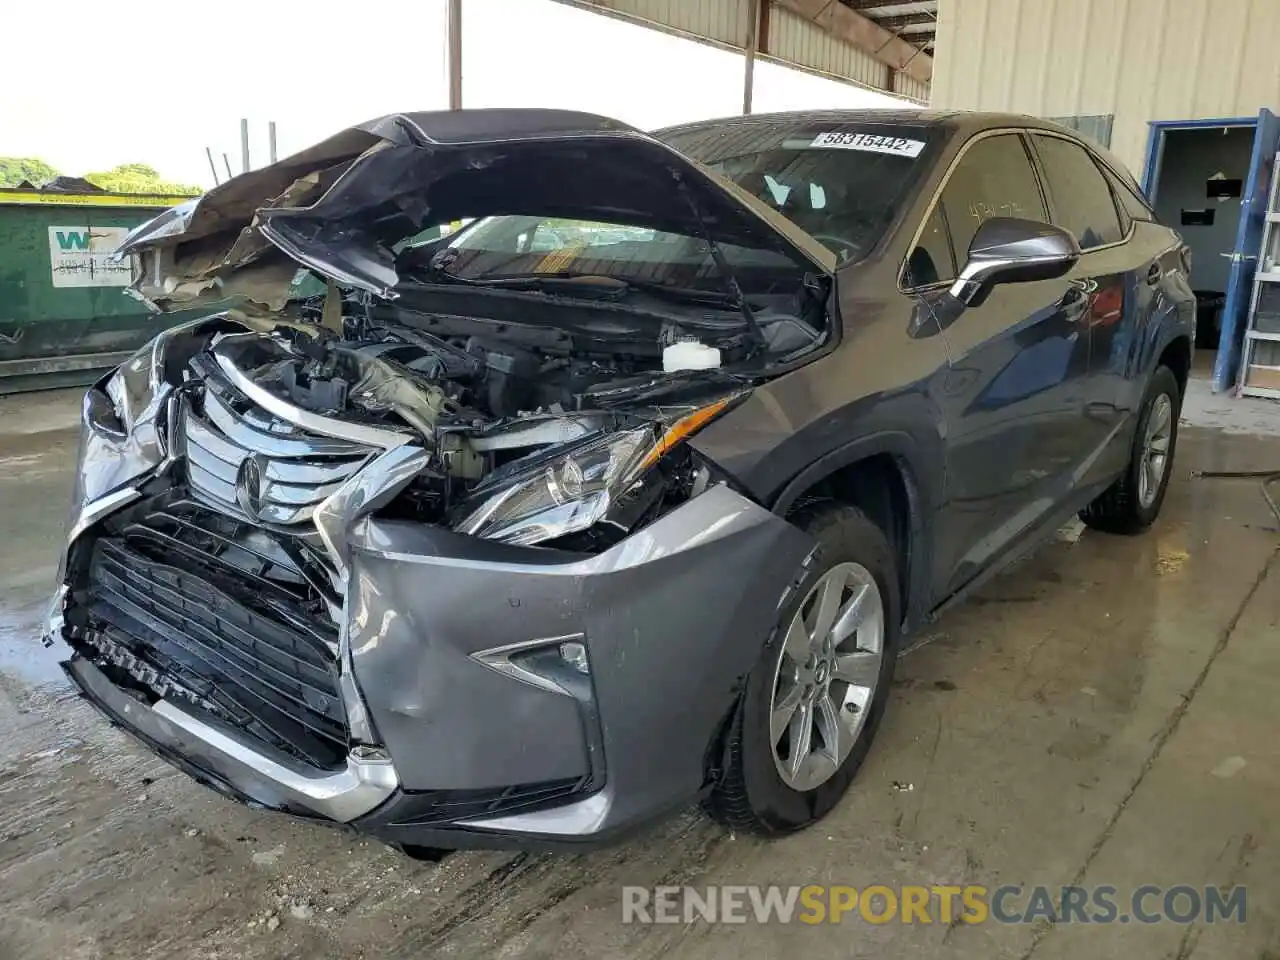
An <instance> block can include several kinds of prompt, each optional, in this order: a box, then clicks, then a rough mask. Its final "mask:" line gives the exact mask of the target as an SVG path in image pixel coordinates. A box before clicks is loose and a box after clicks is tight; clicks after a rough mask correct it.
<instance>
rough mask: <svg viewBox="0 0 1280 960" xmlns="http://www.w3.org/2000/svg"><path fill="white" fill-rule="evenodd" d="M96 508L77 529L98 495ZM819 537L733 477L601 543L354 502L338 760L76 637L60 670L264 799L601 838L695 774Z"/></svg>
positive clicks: (680, 798) (324, 812) (411, 830)
mask: <svg viewBox="0 0 1280 960" xmlns="http://www.w3.org/2000/svg"><path fill="white" fill-rule="evenodd" d="M113 495H115V496H118V494H113ZM130 499H133V498H131V497H123V498H121V502H125V501H128V500H130ZM88 509H89V511H90V512H92V515H93V517H94V520H93V522H90V523H88V524H81V525H79V534H80V535H82V536H93V535H94V526H95V524H96V523H97V522H98V521H99V519H100V517H101V516H102V513H103V512H104V510H103V508H102V507H101V506H97V505H96V504H89V505H88ZM812 549H813V543H812V541H811V540H810V538H808V537H807V536H806V535H804V534H803V533H801V532H800V531H798V530H797V529H796V528H794V527H793V526H791V525H790V524H788V523H786V522H785V521H784V520H782V519H781V518H779V517H777V516H775V515H773V514H772V513H770V512H769V511H767V510H764V509H762V508H761V507H759V506H757V505H755V504H754V503H752V502H751V501H749V500H746V499H745V498H743V497H741V496H739V495H737V494H735V493H733V492H732V491H731V490H729V489H728V488H727V487H724V486H718V487H713V488H712V489H710V490H708V491H707V492H705V493H703V494H702V495H701V496H698V497H696V498H694V499H693V500H691V501H689V502H688V503H686V504H683V505H682V506H680V507H678V508H677V509H675V510H673V511H671V512H670V513H668V514H667V515H665V516H664V517H662V518H661V519H659V520H657V521H655V522H654V523H653V524H651V525H650V526H648V527H646V528H645V529H643V530H641V531H638V532H637V533H635V534H633V535H631V536H630V537H628V538H627V539H625V540H623V541H622V542H620V543H619V544H617V545H616V546H614V547H613V548H611V549H610V550H608V551H606V552H604V553H601V554H598V555H594V556H579V555H572V554H565V553H562V552H558V551H552V550H545V549H536V548H522V547H508V546H504V545H501V544H496V543H492V542H489V541H483V540H477V539H475V538H471V537H467V536H462V535H458V534H454V533H452V532H450V531H447V530H442V529H438V528H432V527H427V526H423V525H421V524H414V523H407V522H399V521H390V520H383V519H379V518H374V517H365V518H364V519H362V520H359V521H358V522H357V523H356V524H355V525H354V526H353V527H351V528H350V529H349V530H348V531H347V534H346V541H345V550H344V553H345V555H346V557H347V558H348V564H349V567H348V577H347V593H346V597H345V603H344V605H343V610H342V617H343V618H344V621H345V622H343V623H341V624H340V628H341V630H342V643H341V650H340V653H339V663H340V666H341V669H342V685H341V690H342V696H343V700H344V701H345V708H346V712H347V715H348V718H349V721H350V723H349V726H350V729H351V731H352V750H351V755H350V756H349V757H348V761H347V765H346V768H345V769H339V770H325V771H321V770H317V769H315V768H309V767H307V766H306V765H305V764H300V763H297V762H294V761H292V760H291V759H290V758H288V757H284V756H280V755H278V754H274V753H273V752H271V751H269V750H266V749H263V748H262V746H261V745H260V744H258V743H256V742H255V741H252V740H249V739H248V738H246V737H245V736H243V735H242V733H241V732H240V731H238V730H235V729H231V728H229V727H228V728H224V727H221V726H219V725H217V724H214V723H210V722H206V720H204V719H202V718H200V717H197V716H195V715H194V714H192V713H190V712H188V711H186V710H184V709H183V707H182V706H181V705H179V704H176V703H172V702H169V701H168V700H165V699H163V698H162V699H159V700H158V701H155V702H151V703H148V702H146V701H145V700H144V699H142V698H139V697H138V696H137V695H136V693H133V692H130V691H128V690H126V689H124V688H123V687H121V686H117V685H116V684H115V683H114V682H112V680H111V679H110V677H109V676H108V675H107V673H106V672H104V671H103V670H101V669H99V668H98V667H97V666H95V665H94V664H93V663H91V662H90V661H89V660H87V659H86V658H85V657H84V656H82V655H76V656H73V657H72V658H71V659H70V660H69V662H68V664H67V670H68V673H69V674H70V675H71V677H72V679H73V680H74V681H75V682H76V684H77V685H78V686H79V687H80V689H81V690H82V691H83V692H84V694H85V695H86V697H88V699H90V700H91V701H92V702H93V703H94V704H95V705H96V706H97V707H98V708H99V709H100V710H102V711H103V712H104V713H106V714H107V715H108V716H109V717H110V718H111V719H112V720H113V721H115V722H117V723H119V724H120V725H122V726H123V727H125V728H126V729H128V730H130V731H131V732H133V733H134V734H135V735H137V736H139V737H140V738H141V739H142V740H144V741H145V742H146V743H147V744H149V745H150V746H151V747H152V748H153V749H155V750H156V751H157V752H158V753H160V754H161V755H162V756H165V757H166V758H167V759H169V760H171V761H172V762H174V763H176V764H177V765H178V766H180V767H182V768H183V769H185V770H187V771H188V772H189V773H191V774H192V775H193V776H195V777H197V779H200V780H202V781H203V782H206V783H208V784H209V785H211V786H213V787H215V788H216V789H219V790H221V791H222V792H224V793H226V794H228V795H231V796H235V797H237V798H238V799H241V800H243V801H246V802H250V803H253V804H255V805H259V806H263V807H267V808H271V809H276V810H282V811H287V812H291V813H295V814H302V815H307V816H314V817H319V818H323V819H327V820H331V821H339V822H344V823H349V824H351V825H353V826H354V827H356V828H357V829H361V830H364V831H366V832H369V833H371V834H373V835H376V836H379V837H382V838H383V839H386V840H388V841H390V842H395V843H403V844H421V845H429V846H444V847H510V846H517V847H558V846H574V847H576V846H580V845H583V844H593V843H602V842H607V841H610V840H612V839H614V838H615V837H617V836H619V835H622V834H625V833H627V832H630V831H631V830H633V829H635V828H637V827H639V826H641V825H642V824H644V823H646V822H649V821H651V820H653V819H655V818H657V817H660V816H661V815H663V814H665V813H667V812H669V811H671V810H673V809H677V808H679V807H681V806H683V805H685V804H687V803H688V802H689V801H690V800H691V799H693V798H694V797H696V796H697V795H698V793H699V792H700V790H702V789H703V788H704V786H705V785H706V783H707V781H708V776H709V773H710V772H711V771H713V770H714V769H715V768H716V766H717V762H718V754H717V747H718V744H719V735H720V733H721V732H722V729H723V725H724V723H725V721H726V720H727V719H728V717H729V715H730V712H731V710H732V707H733V704H734V703H735V701H736V697H737V695H738V691H739V690H740V687H741V683H742V680H743V678H744V677H745V675H746V673H747V672H748V671H749V670H750V668H751V667H752V666H753V665H754V663H755V661H756V659H757V657H758V655H759V652H760V649H761V646H762V645H763V643H764V642H765V640H766V639H767V637H768V634H769V632H770V630H771V629H772V628H773V625H774V622H775V620H776V612H777V608H778V607H779V605H780V604H781V603H782V602H783V600H784V598H785V595H786V593H787V590H788V587H789V585H790V583H791V582H792V579H793V577H794V574H795V571H796V569H797V568H798V567H799V565H800V564H801V562H802V561H803V560H804V558H805V557H806V556H807V555H808V554H809V552H810V551H811V550H812ZM58 610H60V604H59V605H58ZM58 610H55V618H54V621H53V622H52V623H51V627H52V628H53V629H52V630H51V633H53V634H58V633H60V632H61V629H60V628H61V624H60V622H59V615H58ZM566 638H570V639H572V640H573V642H575V643H581V644H583V645H584V646H585V648H586V652H587V657H588V660H589V663H590V669H589V675H587V676H582V675H581V674H578V675H576V676H575V675H574V674H572V673H570V674H568V675H564V674H561V675H560V676H559V679H557V676H556V675H555V673H554V671H552V672H551V673H549V674H548V673H545V672H543V673H542V674H540V673H539V670H540V669H541V668H535V669H533V670H528V669H524V668H523V667H521V668H520V669H510V667H511V665H512V659H511V658H512V657H517V656H519V657H523V656H524V655H525V654H529V653H532V654H535V655H536V654H537V653H538V651H540V650H544V649H545V650H554V649H555V648H556V646H557V645H558V644H559V643H561V642H563V641H564V640H565V639H566ZM530 662H536V658H535V661H527V660H520V661H519V663H521V664H526V665H527V664H528V663H530ZM548 677H549V678H550V679H549V680H548Z"/></svg>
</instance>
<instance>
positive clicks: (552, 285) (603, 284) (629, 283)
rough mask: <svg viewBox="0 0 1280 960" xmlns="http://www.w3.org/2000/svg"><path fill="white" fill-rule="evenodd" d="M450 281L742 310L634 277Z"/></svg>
mask: <svg viewBox="0 0 1280 960" xmlns="http://www.w3.org/2000/svg"><path fill="white" fill-rule="evenodd" d="M445 276H446V277H447V278H448V279H449V280H450V281H458V282H462V283H466V284H470V285H472V286H477V287H490V288H498V289H504V290H539V291H543V292H545V293H560V292H573V293H585V292H590V293H592V294H593V297H592V299H596V300H621V299H623V298H624V297H627V296H629V295H630V294H632V293H634V292H636V291H642V292H644V293H648V294H652V295H653V296H655V297H659V298H661V299H664V300H671V301H674V302H676V303H693V304H698V305H700V306H706V307H720V308H721V309H725V310H732V309H736V308H737V307H738V300H737V298H736V297H734V296H731V295H729V294H727V293H719V292H717V291H715V290H699V289H697V288H694V287H677V286H673V285H671V284H667V283H658V282H656V281H654V280H633V279H631V278H630V277H611V276H609V275H608V274H601V273H575V272H571V271H557V272H555V273H529V274H524V273H521V274H512V275H511V276H505V277H482V278H469V277H459V276H458V275H457V274H452V273H448V274H445Z"/></svg>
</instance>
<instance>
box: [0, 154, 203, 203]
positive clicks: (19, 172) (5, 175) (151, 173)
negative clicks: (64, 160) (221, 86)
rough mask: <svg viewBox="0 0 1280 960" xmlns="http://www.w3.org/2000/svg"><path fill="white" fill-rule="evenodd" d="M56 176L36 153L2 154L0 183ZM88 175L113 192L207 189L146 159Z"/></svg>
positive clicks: (39, 183)
mask: <svg viewBox="0 0 1280 960" xmlns="http://www.w3.org/2000/svg"><path fill="white" fill-rule="evenodd" d="M56 176H58V171H57V170H55V169H54V168H53V167H51V166H49V164H47V163H45V162H44V161H43V160H38V159H36V158H35V157H0V187H16V186H17V185H18V184H20V183H22V182H23V181H26V182H28V183H31V184H33V185H35V186H37V187H42V186H44V185H45V184H46V183H48V182H49V181H50V180H52V179H53V178H54V177H56ZM85 179H86V180H88V181H89V182H90V183H92V184H93V185H94V186H97V187H101V188H102V189H103V190H110V191H111V192H112V193H163V194H169V195H171V196H185V197H194V196H198V195H199V194H201V193H203V192H204V191H203V190H201V189H200V188H199V187H193V186H191V185H190V184H185V183H171V182H169V181H167V180H162V179H161V178H160V173H159V171H157V170H156V168H155V167H153V166H150V165H149V164H145V163H122V164H120V165H119V166H117V167H113V168H112V169H110V170H106V171H103V172H102V173H90V174H86V175H85Z"/></svg>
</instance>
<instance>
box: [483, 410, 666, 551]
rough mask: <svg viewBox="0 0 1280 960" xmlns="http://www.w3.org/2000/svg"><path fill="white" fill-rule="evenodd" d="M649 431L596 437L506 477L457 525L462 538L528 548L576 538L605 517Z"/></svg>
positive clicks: (646, 446)
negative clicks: (574, 535)
mask: <svg viewBox="0 0 1280 960" xmlns="http://www.w3.org/2000/svg"><path fill="white" fill-rule="evenodd" d="M653 443H654V431H653V428H652V427H647V426H646V427H642V428H640V429H638V430H626V431H623V432H621V433H613V434H606V435H604V436H598V437H595V438H594V439H591V440H588V441H586V442H584V443H581V444H579V445H577V446H576V447H575V448H574V449H572V450H570V451H568V452H566V453H564V454H563V455H561V456H559V457H556V458H555V459H554V460H551V461H550V462H548V463H545V464H540V465H538V466H536V467H534V468H532V469H530V470H527V471H522V472H520V473H518V474H516V475H514V476H512V477H510V478H509V479H508V480H507V482H506V483H505V484H503V485H502V486H501V487H500V488H499V489H495V490H493V491H492V492H490V493H489V494H488V496H483V495H482V496H480V497H477V498H476V499H479V500H480V503H479V505H478V506H476V507H475V508H474V509H472V510H471V512H470V513H469V514H468V515H467V516H466V517H465V518H464V519H463V521H462V522H461V523H460V524H459V525H458V530H460V531H461V532H462V533H470V534H474V535H475V536H478V537H485V538H486V539H490V540H501V541H503V542H505V543H514V544H522V545H529V544H533V543H540V542H542V541H543V540H551V539H554V538H555V537H561V536H564V535H565V534H569V533H577V532H578V531H579V530H585V529H587V528H588V527H590V526H592V525H593V524H595V523H596V522H597V521H598V520H600V518H601V517H603V516H604V515H605V513H607V512H608V510H609V506H610V504H611V503H612V502H613V498H614V497H616V496H617V495H618V494H619V493H621V492H622V491H624V490H626V489H627V488H628V487H629V486H630V485H631V483H632V482H633V481H634V480H635V479H636V477H637V475H638V473H639V469H640V464H641V462H642V461H643V460H644V458H645V455H646V454H647V453H648V452H649V450H650V448H652V447H653Z"/></svg>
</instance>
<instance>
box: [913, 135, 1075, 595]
mask: <svg viewBox="0 0 1280 960" xmlns="http://www.w3.org/2000/svg"><path fill="white" fill-rule="evenodd" d="M938 206H939V211H937V212H936V215H935V216H934V217H931V222H932V223H934V224H935V225H936V224H937V223H939V222H941V223H945V225H946V229H947V230H948V232H949V235H950V240H951V244H950V246H951V247H952V249H953V250H954V251H955V258H956V259H957V260H959V261H961V263H962V262H963V261H964V259H965V257H966V254H967V251H968V249H969V244H970V242H971V241H972V239H973V235H974V234H975V233H976V231H977V229H978V226H979V225H980V224H981V223H982V222H983V221H984V220H987V219H989V218H991V217H1021V218H1024V219H1029V220H1038V221H1045V220H1047V219H1048V211H1047V208H1046V206H1045V201H1044V196H1043V193H1042V191H1041V188H1040V184H1039V182H1038V180H1037V178H1036V175H1035V172H1034V170H1033V168H1032V165H1031V161H1030V158H1029V156H1028V153H1027V146H1026V144H1025V142H1024V138H1023V137H1022V136H1021V135H1020V134H1018V133H1014V132H1000V133H997V134H994V135H980V136H979V137H978V138H976V139H975V140H974V141H972V142H971V144H970V145H969V146H968V148H967V149H966V150H965V152H964V153H963V155H962V156H961V159H960V161H959V163H958V164H957V165H956V167H955V169H954V170H953V171H952V173H951V175H950V177H949V178H948V180H947V183H946V185H945V186H944V188H943V191H942V195H941V197H940V199H939V204H938ZM934 259H935V260H936V259H937V258H936V257H935V258H934ZM1089 294H1090V291H1089V288H1088V285H1087V284H1085V283H1083V282H1076V283H1073V282H1071V281H1069V280H1068V279H1066V278H1063V279H1060V280H1043V281H1036V282H1031V283H1007V284H998V285H996V286H995V287H994V288H993V289H992V290H991V292H990V294H989V295H988V296H987V298H986V300H985V301H984V302H983V303H982V304H981V305H980V306H976V307H970V308H969V309H967V310H964V311H963V312H961V313H959V314H958V315H957V316H955V318H954V320H952V321H951V322H950V323H948V324H947V325H946V328H945V330H944V333H943V336H944V337H945V340H946V343H947V348H948V354H949V357H950V364H949V367H948V371H947V375H946V378H945V380H944V384H943V389H942V391H941V397H940V403H941V404H942V406H943V415H944V418H945V421H946V429H947V494H946V501H945V504H944V506H943V508H942V514H941V515H940V516H939V518H938V538H937V541H936V543H937V549H936V553H935V562H936V566H935V569H934V581H935V583H934V585H935V589H937V590H938V595H941V596H945V595H949V594H950V593H952V592H954V591H955V590H957V589H959V588H960V587H962V586H963V585H964V584H965V583H966V582H967V581H969V580H970V579H972V578H973V576H975V575H976V574H977V573H979V572H980V571H982V570H983V569H984V568H986V567H987V566H988V565H989V564H991V563H993V562H995V561H996V560H998V559H999V557H1000V555H1001V554H1002V553H1004V552H1005V551H1007V550H1008V549H1010V548H1011V547H1012V546H1013V545H1014V544H1015V543H1016V542H1017V541H1018V540H1019V535H1020V534H1022V533H1023V532H1025V531H1026V530H1027V529H1028V528H1029V527H1032V526H1034V525H1035V524H1036V522H1037V521H1038V520H1041V519H1043V518H1044V517H1045V515H1046V514H1048V513H1050V512H1052V511H1053V510H1054V508H1055V507H1057V506H1058V505H1059V503H1060V500H1061V496H1062V494H1061V489H1062V485H1063V482H1064V481H1063V478H1064V477H1066V476H1069V475H1070V473H1071V471H1072V469H1073V466H1074V465H1075V464H1076V463H1078V462H1079V460H1080V459H1081V456H1082V451H1083V450H1084V449H1085V447H1086V446H1087V438H1086V437H1085V436H1084V432H1083V430H1082V414H1083V411H1084V402H1085V388H1086V386H1087V379H1088V362H1089V327H1088V317H1087V310H1088V305H1089Z"/></svg>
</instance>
